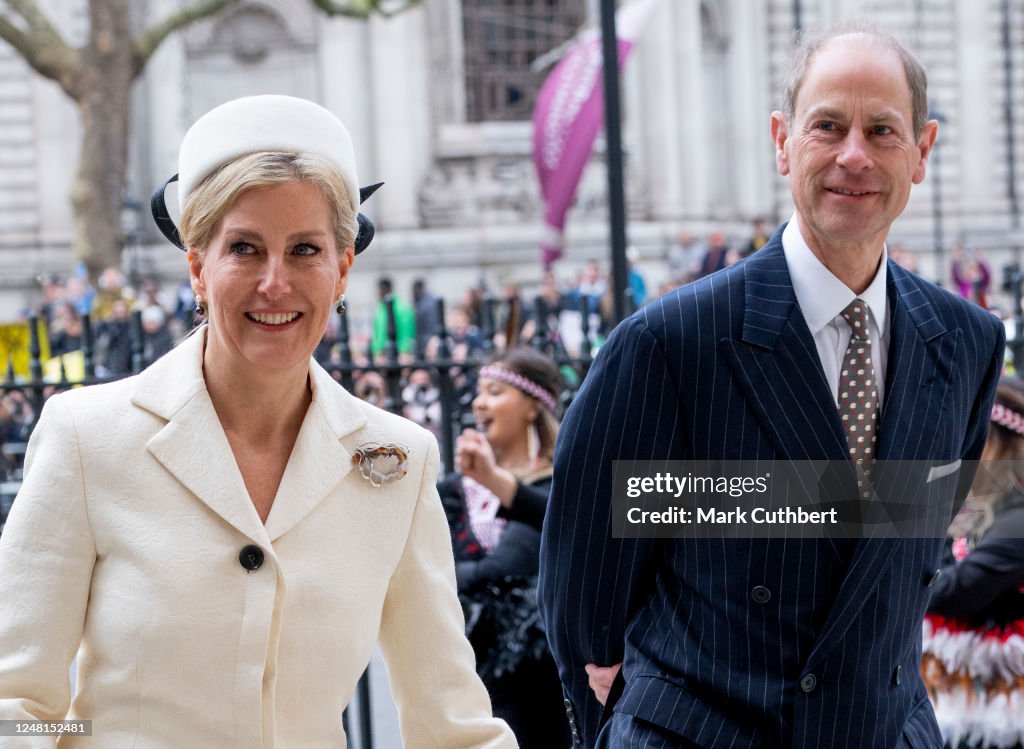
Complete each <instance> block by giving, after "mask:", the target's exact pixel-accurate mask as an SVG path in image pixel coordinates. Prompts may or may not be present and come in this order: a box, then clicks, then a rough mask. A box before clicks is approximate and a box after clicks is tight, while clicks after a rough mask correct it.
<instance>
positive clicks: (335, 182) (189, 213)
mask: <svg viewBox="0 0 1024 749" xmlns="http://www.w3.org/2000/svg"><path fill="white" fill-rule="evenodd" d="M293 180H301V181H304V182H311V183H312V184H314V185H316V187H317V188H318V189H319V190H320V192H321V193H322V194H323V196H324V198H325V199H326V200H327V203H328V205H329V206H330V208H331V215H332V217H333V219H334V221H333V223H334V239H335V241H336V242H337V245H338V251H339V252H341V251H343V250H344V248H346V247H352V246H353V245H354V244H355V239H356V233H357V231H358V225H357V223H356V212H355V211H354V210H353V208H352V204H353V201H352V200H351V198H350V196H349V194H348V188H347V187H346V186H345V180H344V179H343V178H342V176H341V173H340V172H339V171H338V169H337V168H336V167H335V166H334V165H333V164H332V162H330V161H329V160H327V159H325V158H323V157H322V156H317V155H314V154H296V153H278V152H260V153H251V154H248V155H246V156H242V157H241V158H238V159H235V160H234V161H229V162H228V163H227V164H225V165H224V166H222V167H220V168H219V169H217V170H216V171H215V172H213V173H212V174H211V175H210V176H209V177H207V178H206V179H204V180H203V181H202V182H201V183H200V184H199V186H198V187H196V188H195V190H193V191H192V193H191V194H190V195H189V196H188V198H187V200H186V203H185V209H184V211H182V214H181V222H180V223H181V239H182V243H183V244H184V245H185V247H187V248H189V249H193V248H195V249H197V250H199V251H200V252H202V251H203V250H205V249H206V247H207V246H208V245H209V244H210V241H211V240H212V239H213V234H214V232H215V231H216V230H217V226H218V225H219V224H220V221H221V219H222V218H224V214H226V213H227V212H228V210H229V209H230V208H231V206H233V205H234V204H235V201H237V200H238V198H239V197H241V195H242V193H244V192H247V191H249V190H254V189H256V188H260V187H272V186H274V185H279V184H282V183H285V182H291V181H293Z"/></svg>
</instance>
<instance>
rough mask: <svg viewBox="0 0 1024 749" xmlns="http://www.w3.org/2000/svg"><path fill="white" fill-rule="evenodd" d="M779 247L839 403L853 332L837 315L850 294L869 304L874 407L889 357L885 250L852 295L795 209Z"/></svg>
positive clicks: (882, 393) (882, 392) (882, 389)
mask: <svg viewBox="0 0 1024 749" xmlns="http://www.w3.org/2000/svg"><path fill="white" fill-rule="evenodd" d="M782 249H783V251H784V252H785V255H786V265H788V266H789V275H790V278H791V279H792V280H793V291H794V292H795V293H796V301H797V303H798V304H799V305H800V310H801V311H802V312H803V314H804V320H806V321H807V327H808V328H809V329H810V331H811V335H812V336H813V337H814V345H815V346H817V348H818V357H819V358H820V359H821V366H822V369H823V370H824V371H825V379H826V380H827V381H828V385H829V388H830V389H831V390H832V398H833V399H834V400H835V401H836V405H837V406H838V404H839V372H840V370H841V369H842V366H843V357H844V356H846V347H847V346H848V345H849V344H850V338H851V337H852V336H853V333H852V331H851V330H850V326H849V324H848V323H847V322H846V320H844V319H843V317H842V315H841V314H840V313H841V312H842V311H843V310H844V309H846V307H847V306H848V305H849V304H850V302H852V301H853V300H854V299H857V298H858V297H859V298H860V299H863V300H864V301H865V302H866V303H867V305H868V317H869V318H870V325H871V365H872V367H873V368H874V370H875V377H874V380H875V384H876V386H877V388H878V406H879V408H881V406H882V403H883V398H884V396H885V371H886V363H887V361H888V358H889V333H890V330H889V328H890V321H889V304H888V301H887V299H886V277H887V275H888V274H887V271H886V265H885V262H886V259H887V258H888V256H889V253H888V250H887V249H886V248H885V247H883V248H882V261H881V262H880V263H879V264H878V271H877V272H876V273H875V278H874V280H873V281H872V282H871V285H869V286H868V288H867V289H865V290H864V293H862V294H855V293H853V290H852V289H850V287H848V286H847V285H846V284H844V283H843V282H842V281H840V280H839V279H838V278H836V277H835V276H834V275H833V274H832V271H830V270H829V269H828V268H826V267H825V266H824V265H823V264H822V262H821V261H820V260H819V259H818V257H817V256H816V255H815V254H814V252H812V251H811V248H810V247H808V246H807V242H806V240H804V237H803V235H802V234H801V233H800V224H799V219H798V217H797V215H796V214H794V215H793V218H792V219H790V222H789V225H788V226H786V228H785V230H784V231H783V232H782Z"/></svg>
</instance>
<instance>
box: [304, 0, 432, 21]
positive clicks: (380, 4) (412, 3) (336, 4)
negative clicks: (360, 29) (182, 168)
mask: <svg viewBox="0 0 1024 749" xmlns="http://www.w3.org/2000/svg"><path fill="white" fill-rule="evenodd" d="M420 1H421V0H402V2H401V3H396V2H388V0H340V1H339V0H313V4H314V5H316V7H318V8H319V9H320V10H322V11H323V12H324V13H326V14H327V15H329V16H344V17H346V18H369V17H370V16H372V15H374V14H376V15H378V16H382V17H384V18H391V17H392V16H397V15H398V14H399V13H404V12H405V11H407V10H409V9H410V8H414V7H416V6H417V5H419V4H420Z"/></svg>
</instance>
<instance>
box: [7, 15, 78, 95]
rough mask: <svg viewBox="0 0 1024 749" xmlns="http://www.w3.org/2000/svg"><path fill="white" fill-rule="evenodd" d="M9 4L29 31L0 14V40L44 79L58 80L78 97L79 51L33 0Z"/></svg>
mask: <svg viewBox="0 0 1024 749" xmlns="http://www.w3.org/2000/svg"><path fill="white" fill-rule="evenodd" d="M7 5H8V6H9V7H10V8H12V9H13V10H14V11H15V12H16V13H17V14H18V15H20V16H21V17H22V18H23V19H25V23H26V26H27V29H22V28H20V27H19V26H17V25H15V24H14V23H13V22H12V21H11V20H10V18H8V17H7V16H6V15H0V39H3V40H4V41H6V42H7V43H8V44H10V45H11V46H12V47H14V49H15V51H16V52H17V53H18V54H19V55H20V56H21V58H22V59H23V60H25V62H27V63H28V64H29V65H30V66H31V67H32V69H33V70H35V71H36V72H37V73H39V75H41V76H43V77H44V78H49V79H50V80H53V81H56V82H57V83H59V84H60V85H61V87H62V88H63V89H64V90H65V91H66V92H67V94H68V95H69V96H71V97H72V98H75V96H76V92H75V79H76V71H77V69H78V58H79V55H78V52H76V51H75V50H74V49H72V48H71V47H69V46H68V44H67V42H65V41H64V38H63V37H62V36H61V35H60V34H59V33H58V32H57V30H56V29H55V28H54V27H53V25H52V24H51V23H50V21H49V20H48V19H47V18H46V16H45V15H44V14H43V13H42V11H41V10H39V8H38V7H37V6H36V5H35V4H34V3H32V2H31V0H8V2H7Z"/></svg>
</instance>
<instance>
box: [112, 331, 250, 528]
mask: <svg viewBox="0 0 1024 749" xmlns="http://www.w3.org/2000/svg"><path fill="white" fill-rule="evenodd" d="M205 342H206V330H205V328H201V329H199V330H198V331H196V332H195V333H194V334H193V335H192V336H190V337H189V338H187V339H185V340H184V341H182V343H181V344H179V345H178V346H177V348H175V349H174V350H173V351H171V352H170V353H169V354H167V355H166V356H164V357H163V358H161V359H159V360H158V361H157V362H156V363H154V364H153V365H152V366H151V367H149V368H148V369H147V370H145V371H144V372H143V373H142V374H141V375H139V378H138V383H137V384H136V387H135V390H134V392H133V393H132V403H134V404H135V405H136V406H138V407H140V408H143V409H146V410H147V411H150V412H152V413H154V414H155V415H157V416H158V417H160V418H162V419H164V420H165V421H166V424H164V426H163V428H161V429H160V431H158V432H157V433H156V434H155V435H153V437H152V438H151V439H150V440H149V442H148V443H147V445H146V448H147V449H148V450H149V452H150V453H151V454H152V455H153V457H154V458H156V459H157V460H158V461H160V463H161V464H162V465H163V466H164V468H166V469H167V470H168V471H169V472H170V473H171V474H172V475H173V476H174V477H175V478H176V479H177V480H178V481H179V482H181V484H182V485H184V486H185V488H186V489H188V490H189V491H190V492H191V493H192V494H194V495H195V496H196V497H198V498H199V499H200V500H201V501H202V502H203V503H204V504H205V505H206V506H207V507H209V508H210V509H211V510H212V511H213V512H215V513H216V514H217V515H219V516H220V517H221V518H223V519H224V520H225V521H226V522H227V523H229V524H230V525H231V526H233V527H234V528H236V529H237V530H238V531H239V532H241V533H243V534H245V535H246V536H247V537H248V538H250V539H251V540H253V541H256V542H261V543H262V544H263V545H264V547H269V543H268V539H267V536H266V531H265V530H264V528H263V524H262V523H261V522H260V518H259V514H258V513H257V512H256V508H255V507H254V506H253V504H252V500H251V499H249V493H248V491H247V490H246V488H245V482H244V481H243V480H242V474H241V473H240V472H239V470H238V465H237V464H236V463H235V456H234V454H233V453H232V452H231V446H230V445H229V444H228V439H227V436H226V435H225V434H224V430H223V429H222V428H221V425H220V421H219V420H218V419H217V413H216V411H215V410H214V408H213V403H212V402H211V401H210V396H209V393H207V391H206V383H205V381H204V380H203V350H204V346H205Z"/></svg>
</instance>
